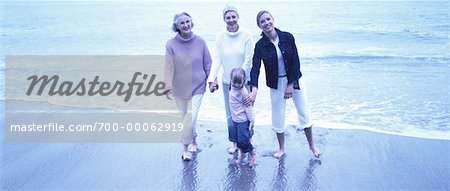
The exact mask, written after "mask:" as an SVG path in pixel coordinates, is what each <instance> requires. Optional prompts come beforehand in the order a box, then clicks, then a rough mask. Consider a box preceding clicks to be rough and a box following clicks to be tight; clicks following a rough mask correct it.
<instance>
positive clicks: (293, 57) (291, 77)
mask: <svg viewBox="0 0 450 191" xmlns="http://www.w3.org/2000/svg"><path fill="white" fill-rule="evenodd" d="M275 30H276V31H277V34H278V39H279V43H278V47H279V48H280V51H281V54H283V59H284V65H285V68H286V75H287V79H288V84H290V83H293V84H294V88H295V89H300V88H299V85H298V79H300V77H302V73H301V72H300V59H299V57H298V52H297V46H296V45H295V39H294V36H292V34H291V33H288V32H284V31H280V30H278V29H277V28H275ZM261 60H263V62H264V68H265V70H266V85H267V86H269V87H270V88H274V89H277V87H278V77H279V76H278V59H277V51H276V49H275V46H274V45H273V43H272V42H270V39H269V37H267V36H266V35H265V34H264V33H262V38H261V39H259V40H258V42H257V43H256V45H255V51H254V54H253V65H252V69H251V71H250V81H249V85H251V86H256V87H258V78H259V72H260V68H261Z"/></svg>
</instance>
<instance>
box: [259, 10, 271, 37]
mask: <svg viewBox="0 0 450 191" xmlns="http://www.w3.org/2000/svg"><path fill="white" fill-rule="evenodd" d="M258 26H259V28H261V29H262V30H263V32H264V33H271V32H272V31H273V30H274V25H273V17H272V15H270V14H269V13H263V14H262V15H261V16H260V17H259V19H258Z"/></svg>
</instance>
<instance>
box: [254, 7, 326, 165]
mask: <svg viewBox="0 0 450 191" xmlns="http://www.w3.org/2000/svg"><path fill="white" fill-rule="evenodd" d="M256 24H257V25H258V27H259V28H261V30H262V34H261V36H262V38H261V39H260V40H259V41H258V42H257V43H256V45H255V50H254V54H253V66H252V69H251V72H250V85H251V86H252V92H251V93H250V94H249V96H248V97H247V98H246V104H251V103H253V102H254V101H255V98H256V94H257V90H258V77H259V72H260V67H261V60H263V61H264V68H265V73H266V85H267V86H269V87H270V99H271V105H272V129H273V130H274V131H275V133H276V134H277V139H278V144H279V150H278V151H277V152H276V153H275V154H274V155H273V156H274V157H275V158H280V157H282V156H283V155H284V152H285V147H284V132H285V131H286V126H285V112H286V100H287V99H290V98H292V100H293V101H294V104H295V107H296V109H297V116H298V120H299V122H300V128H304V131H305V135H306V139H307V140H308V143H309V148H310V149H311V151H312V152H313V154H314V156H315V157H319V156H320V154H321V152H320V150H319V149H318V148H317V147H316V146H315V145H314V141H313V135H312V130H311V127H312V121H311V119H310V116H309V109H308V105H307V100H306V93H305V87H304V85H303V81H302V78H301V77H302V73H301V72H300V59H299V57H298V52H297V46H296V45H295V39H294V36H292V34H290V33H288V32H284V31H281V30H279V29H277V28H275V26H274V19H273V17H272V15H271V14H270V13H269V12H268V11H260V12H259V13H258V15H257V16H256Z"/></svg>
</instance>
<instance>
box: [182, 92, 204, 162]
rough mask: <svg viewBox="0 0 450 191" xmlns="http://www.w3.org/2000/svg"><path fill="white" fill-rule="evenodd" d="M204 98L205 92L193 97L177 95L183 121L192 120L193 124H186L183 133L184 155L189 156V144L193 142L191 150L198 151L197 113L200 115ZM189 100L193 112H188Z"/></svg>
mask: <svg viewBox="0 0 450 191" xmlns="http://www.w3.org/2000/svg"><path fill="white" fill-rule="evenodd" d="M202 98H203V94H196V95H194V96H193V97H192V98H191V99H181V98H177V97H175V102H176V104H177V107H178V110H179V111H180V113H181V116H182V117H183V118H184V120H183V121H185V120H191V124H190V125H186V127H187V129H186V131H185V132H184V133H183V138H182V144H183V146H182V149H181V154H182V156H184V157H188V147H189V144H191V143H192V147H191V149H190V151H191V152H196V151H197V140H196V137H197V133H196V125H197V115H198V111H199V110H200V105H201V102H202ZM189 102H191V106H192V113H191V112H189V113H188V104H189ZM187 123H189V122H187Z"/></svg>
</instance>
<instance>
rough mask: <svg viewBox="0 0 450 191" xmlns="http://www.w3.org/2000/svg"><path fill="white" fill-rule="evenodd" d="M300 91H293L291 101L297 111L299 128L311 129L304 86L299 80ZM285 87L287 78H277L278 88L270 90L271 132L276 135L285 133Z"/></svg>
mask: <svg viewBox="0 0 450 191" xmlns="http://www.w3.org/2000/svg"><path fill="white" fill-rule="evenodd" d="M299 85H300V90H297V89H294V92H293V93H292V98H290V99H292V100H293V101H294V104H295V108H296V109H297V117H298V121H299V123H300V128H306V127H311V126H312V122H311V119H310V116H309V115H310V114H309V108H308V104H307V98H306V90H305V85H304V84H303V80H302V79H301V78H300V79H299ZM286 87H287V78H286V77H281V78H278V88H277V89H273V88H270V99H271V103H272V130H273V131H275V132H276V133H284V131H286V125H285V121H286V119H285V113H286V99H284V92H285V90H286Z"/></svg>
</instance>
